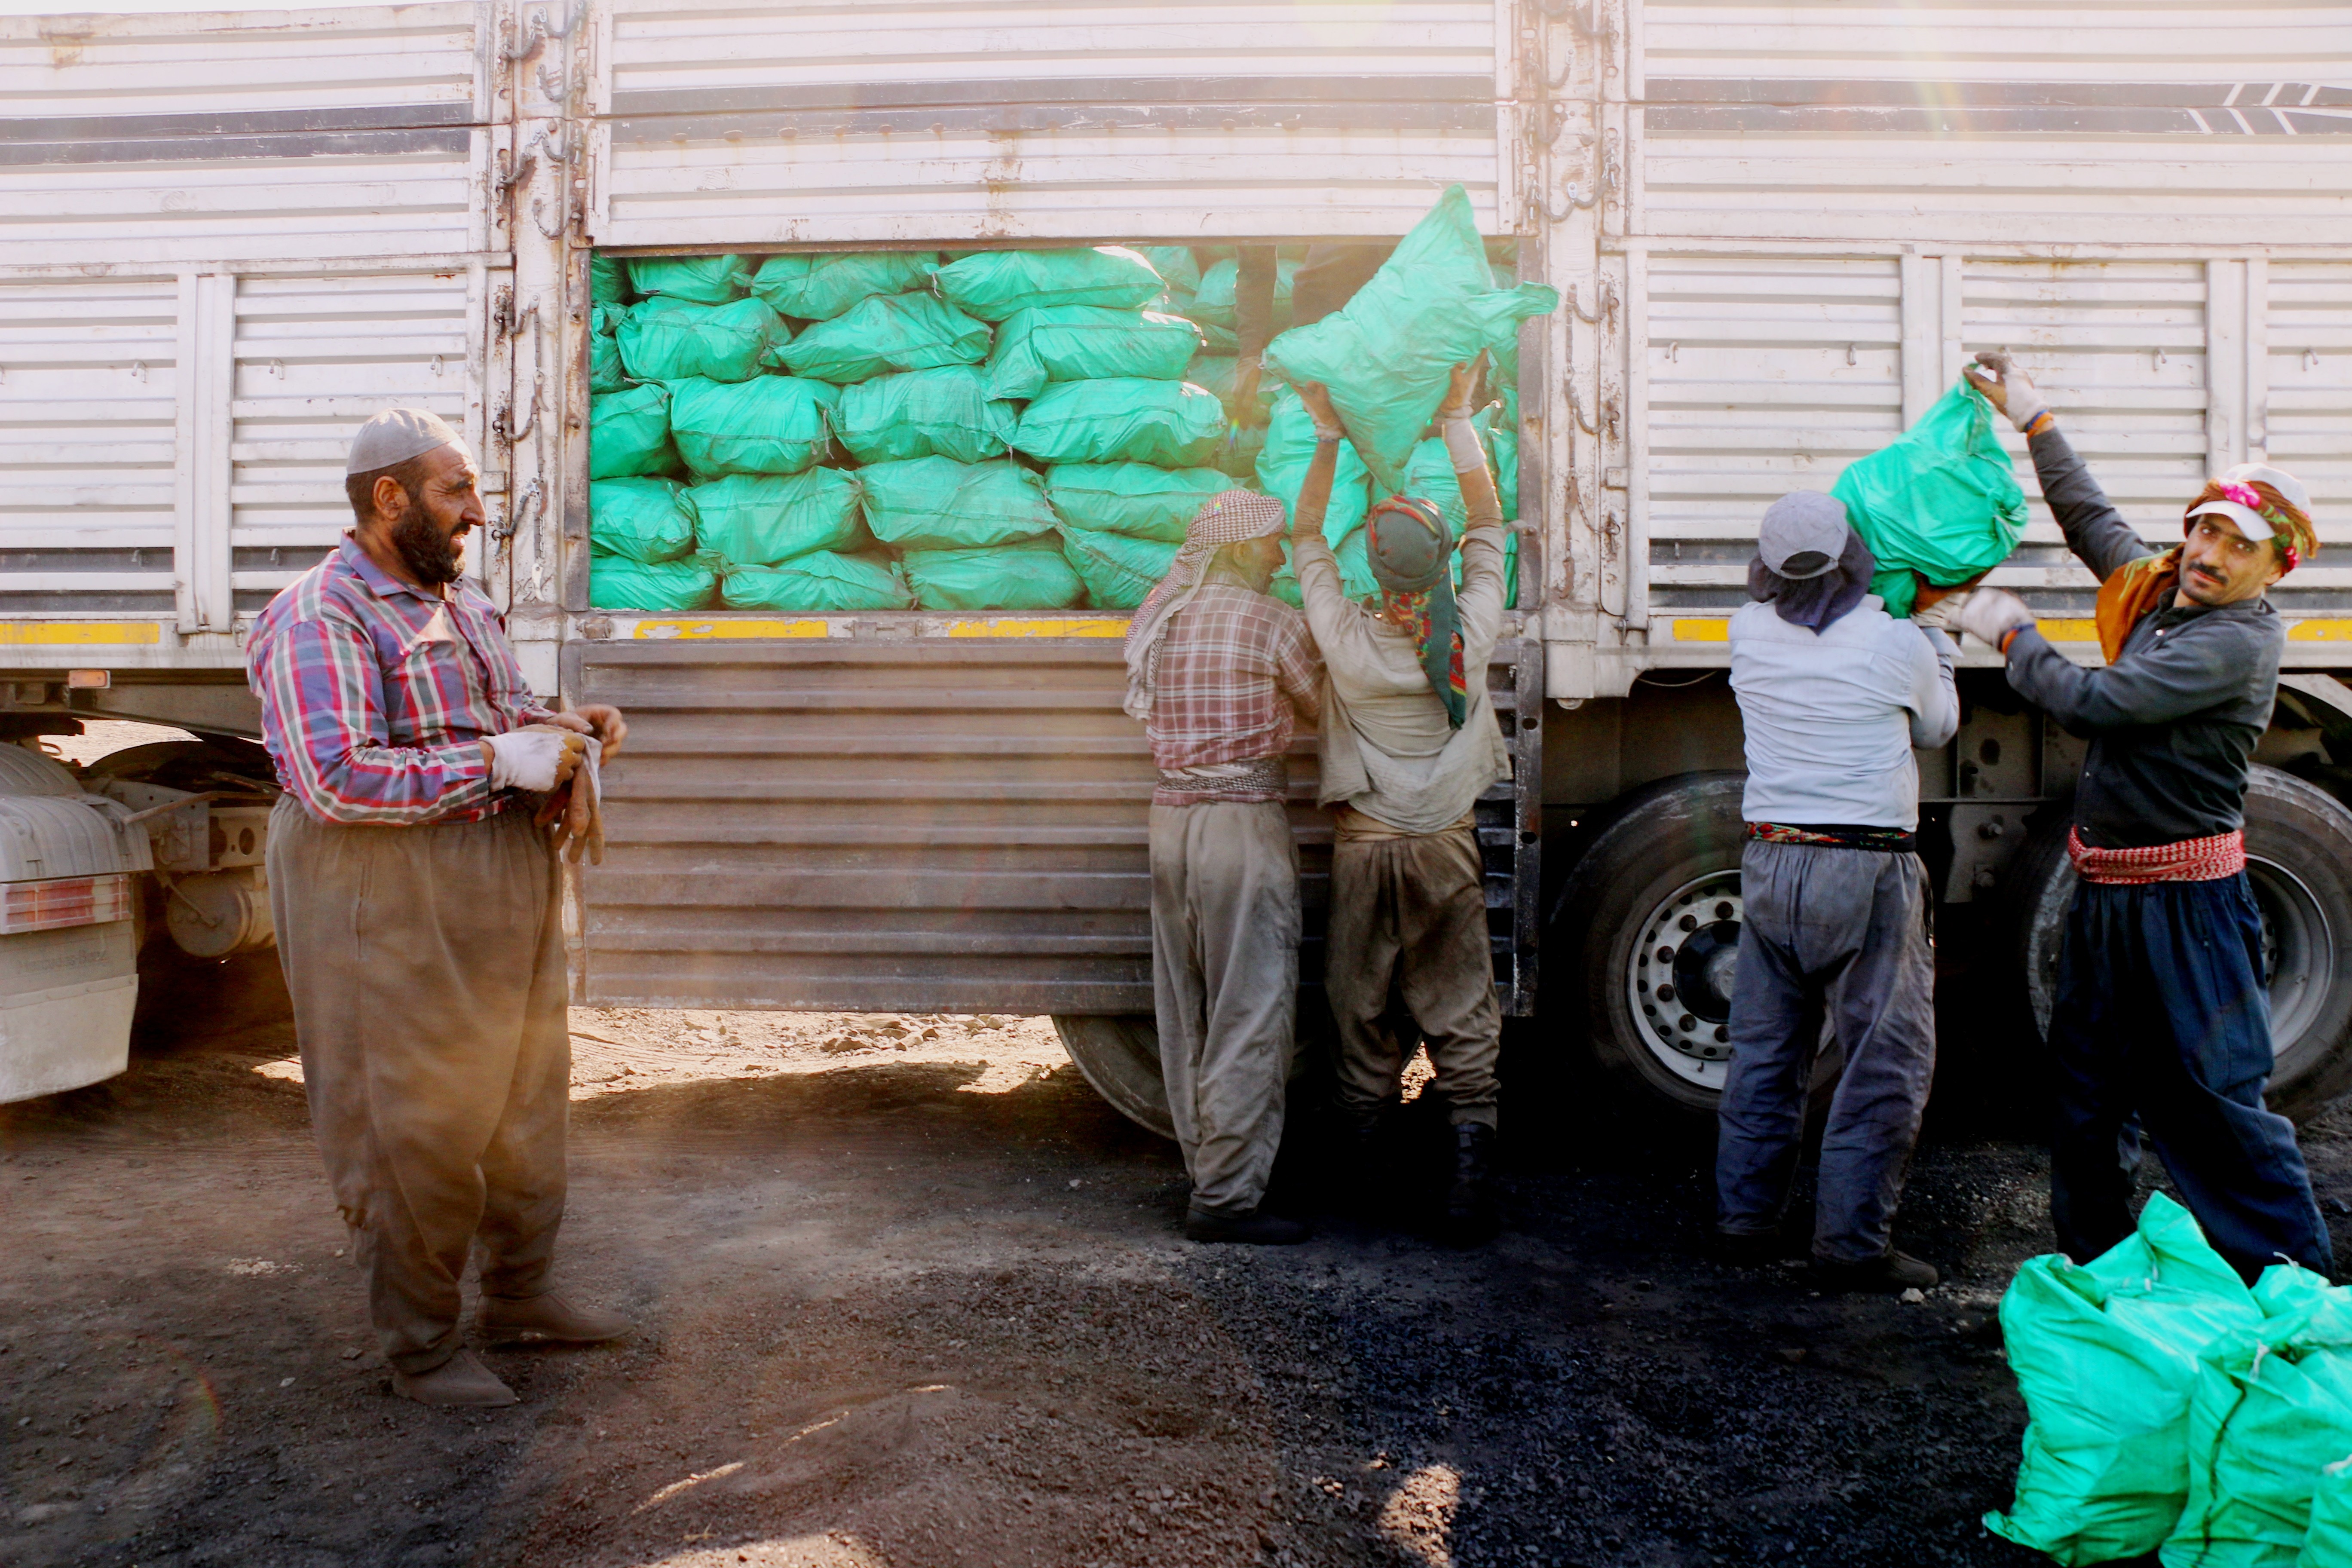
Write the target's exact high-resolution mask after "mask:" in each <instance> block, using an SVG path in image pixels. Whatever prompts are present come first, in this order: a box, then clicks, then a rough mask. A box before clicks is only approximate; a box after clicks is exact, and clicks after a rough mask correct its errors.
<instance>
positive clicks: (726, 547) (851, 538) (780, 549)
mask: <svg viewBox="0 0 2352 1568" xmlns="http://www.w3.org/2000/svg"><path fill="white" fill-rule="evenodd" d="M692 500H693V504H694V519H695V521H694V540H695V543H696V544H697V545H698V546H699V547H700V548H702V549H704V550H707V551H709V552H711V553H712V554H714V555H717V556H719V557H720V558H721V559H723V560H725V561H726V562H727V563H729V564H730V565H736V566H772V565H774V564H775V563H777V562H779V561H789V560H791V559H792V558H793V556H795V555H806V554H808V553H809V552H811V551H814V550H856V549H857V548H859V547H860V546H862V545H870V544H871V543H872V542H873V541H872V540H871V539H870V538H869V537H868V536H867V534H866V517H865V500H866V487H865V486H864V485H862V484H860V483H859V482H858V479H857V476H856V475H855V474H853V473H850V472H849V471H847V470H846V469H844V468H806V469H803V470H802V471H801V472H800V473H797V474H729V475H727V476H725V477H724V478H721V479H712V480H710V481H709V482H708V483H705V484H699V485H697V486H695V487H694V490H693V494H692Z"/></svg>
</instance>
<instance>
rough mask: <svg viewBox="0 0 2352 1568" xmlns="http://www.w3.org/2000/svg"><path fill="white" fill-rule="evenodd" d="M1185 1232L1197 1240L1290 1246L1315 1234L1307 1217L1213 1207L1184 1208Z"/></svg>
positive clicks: (1262, 1245)
mask: <svg viewBox="0 0 2352 1568" xmlns="http://www.w3.org/2000/svg"><path fill="white" fill-rule="evenodd" d="M1184 1234H1185V1235H1186V1236H1189V1237H1192V1239H1193V1240H1194V1241H1238V1242H1243V1243H1244V1244H1247V1245H1249V1246H1253V1247H1288V1246H1290V1245H1292V1244H1293V1243H1295V1242H1301V1241H1305V1240H1306V1239H1307V1237H1310V1236H1312V1235H1314V1234H1315V1233H1314V1231H1313V1230H1312V1229H1311V1228H1309V1226H1307V1222H1306V1221H1304V1220H1297V1219H1286V1218H1285V1217H1283V1216H1282V1215H1278V1214H1268V1213H1267V1212H1266V1211H1265V1209H1264V1208H1263V1207H1259V1208H1254V1209H1251V1210H1249V1211H1248V1212H1247V1213H1244V1214H1221V1213H1219V1212H1217V1211H1216V1210H1214V1209H1187V1210H1185V1211H1184Z"/></svg>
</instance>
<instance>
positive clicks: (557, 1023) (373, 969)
mask: <svg viewBox="0 0 2352 1568" xmlns="http://www.w3.org/2000/svg"><path fill="white" fill-rule="evenodd" d="M478 478H479V476H478V472H477V470H476V468H475V467H474V459H473V456H472V454H470V453H469V452H467V449H466V444H465V442H464V440H463V439H461V438H460V437H458V435H457V432H456V431H455V430H452V429H451V428H450V427H449V426H447V425H446V424H445V423H444V422H443V421H442V420H441V419H440V418H439V417H438V416H435V415H433V414H429V413H426V412H425V411H424V410H421V409H415V408H388V409H386V410H384V411H383V413H381V414H378V415H377V416H375V417H373V418H372V419H370V420H369V421H368V422H367V423H366V424H364V425H362V426H361V427H360V432H359V436H358V437H357V438H356V439H355V440H354V441H353V442H352V450H351V457H350V459H349V461H348V462H347V463H346V464H345V476H344V480H343V489H344V492H345V494H346V495H347V496H348V497H349V499H350V500H351V505H352V516H353V519H354V523H353V526H352V529H351V530H350V531H348V532H347V533H345V534H344V536H343V541H342V542H341V545H339V546H338V547H337V548H336V549H335V550H333V551H332V552H330V553H329V554H328V556H327V558H326V559H325V560H324V561H322V562H320V563H319V564H318V565H316V566H314V567H312V568H311V569H310V571H308V572H306V573H304V574H302V575H301V576H300V577H299V578H297V579H296V580H295V581H294V582H293V583H291V584H288V585H287V586H286V587H285V588H284V589H283V590H282V591H280V592H279V594H278V596H277V597H276V598H275V599H273V600H271V601H270V603H269V606H268V608H267V609H266V610H264V611H263V612H262V614H261V616H260V618H259V619H258V620H257V621H256V622H255V624H254V628H253V635H252V637H251V639H250V642H249V645H248V647H249V660H250V677H251V680H252V684H253V689H254V692H255V694H256V695H257V697H258V698H259V699H260V700H261V715H262V737H263V739H264V741H265V742H267V743H268V747H269V753H270V757H271V759H272V760H273V761H274V762H275V763H276V764H277V771H278V782H279V783H280V784H283V785H284V787H285V793H284V794H283V795H280V796H279V798H278V804H277V805H276V807H275V808H274V809H273V810H272V811H271V813H270V818H269V844H268V876H269V896H270V910H271V913H272V914H273V916H274V917H275V919H276V921H277V928H278V953H279V957H280V959H281V960H282V962H283V963H284V965H285V969H286V981H287V988H288V990H289V992H290V993H291V994H292V996H293V1002H294V1026H295V1032H296V1035H297V1037H298V1040H299V1045H300V1047H301V1052H302V1077H303V1084H304V1088H305V1089H306V1092H307V1093H308V1095H309V1097H310V1120H311V1126H312V1131H313V1132H314V1133H315V1135H316V1136H317V1139H318V1142H319V1149H320V1153H321V1154H322V1155H323V1156H324V1157H325V1162H326V1166H327V1174H328V1178H329V1180H330V1182H331V1184H332V1185H333V1188H334V1194H335V1203H336V1206H337V1207H338V1208H339V1209H340V1210H341V1214H342V1216H343V1220H344V1223H345V1224H346V1225H348V1226H350V1227H351V1231H352V1239H353V1242H354V1246H355V1253H356V1257H357V1259H358V1264H359V1268H360V1270H361V1272H362V1274H363V1275H364V1276H365V1277H366V1280H367V1289H368V1307H369V1311H370V1314H371V1316H372V1317H373V1321H374V1325H375V1331H376V1334H377V1338H378V1341H379V1342H380V1343H381V1345H382V1347H383V1353H384V1357H385V1359H386V1360H387V1361H388V1362H390V1363H391V1364H392V1368H393V1382H394V1386H395V1387H396V1388H397V1389H398V1390H399V1391H400V1392H401V1393H403V1394H406V1395H408V1396H409V1397H410V1398H412V1399H416V1400H419V1401H421V1402H423V1403H425V1404H427V1405H510V1404H513V1403H514V1400H515V1395H514V1394H513V1392H512V1391H511V1390H510V1389H509V1388H508V1387H507V1385H506V1384H505V1383H503V1382H502V1381H501V1380H500V1379H499V1377H498V1376H497V1375H496V1374H495V1373H492V1372H491V1371H490V1370H489V1369H488V1367H487V1366H485V1365H484V1364H483V1363H481V1362H480V1361H479V1360H478V1359H477V1358H476V1357H475V1355H474V1354H473V1353H472V1352H470V1351H468V1350H467V1348H466V1346H465V1343H464V1340H463V1335H462V1331H461V1325H460V1321H459V1319H460V1301H459V1296H458V1279H459V1277H460V1276H461V1275H462V1274H463V1273H464V1272H465V1268H466V1261H467V1252H468V1250H469V1249H470V1248H471V1247H473V1246H474V1245H475V1244H476V1243H477V1242H478V1243H479V1245H480V1247H481V1254H482V1264H481V1287H482V1294H483V1298H484V1300H483V1305H482V1312H481V1320H482V1328H483V1330H484V1331H485V1333H486V1335H487V1336H488V1337H489V1338H490V1339H492V1340H499V1339H513V1338H530V1337H538V1338H545V1339H550V1340H558V1341H572V1342H591V1341H599V1340H609V1339H614V1338H616V1337H618V1336H619V1335H621V1334H624V1333H626V1332H627V1331H629V1328H630V1325H629V1323H628V1321H626V1320H625V1319H623V1318H621V1317H619V1316H617V1315H615V1314H614V1313H611V1312H606V1311H600V1310H593V1309H591V1308H587V1307H584V1306H583V1305H580V1304H578V1303H576V1302H573V1301H572V1300H568V1299H566V1298H565V1297H563V1296H560V1295H558V1294H556V1293H555V1292H554V1289H553V1288H552V1281H551V1277H550V1266H551V1263H552V1261H553V1257H554V1250H555V1233H556V1227H557V1226H558V1224H559V1223H560V1222H561V1221H562V1217H563V1198H564V1119H565V1112H566V1108H567V1103H568V1099H569V1090H570V1079H571V1059H572V1058H571V1037H570V1036H569V1034H568V1033H567V1031H566V1026H565V1015H564V1008H565V1005H566V1001H567V997H566V979H565V973H564V963H563V936H562V918H561V908H560V904H559V900H558V898H557V890H556V889H557V882H556V858H555V848H556V845H557V843H558V841H559V840H560V838H561V837H562V836H563V835H564V834H566V833H567V832H570V831H573V830H576V829H581V828H584V826H586V824H585V815H584V814H585V811H586V810H587V809H588V808H589V806H590V805H592V802H591V799H590V793H589V791H588V790H586V789H573V790H572V792H571V793H572V795H573V796H574V797H575V799H574V800H573V802H572V807H571V808H568V809H566V810H565V811H563V812H562V814H560V815H559V816H558V818H557V820H556V822H555V824H554V826H553V827H552V828H550V827H549V826H541V807H542V806H543V805H549V804H551V800H552V797H553V796H554V795H555V793H556V792H557V791H559V790H560V789H564V788H566V787H568V786H570V785H571V784H572V780H573V777H574V774H575V773H579V772H580V771H581V770H582V766H583V760H584V759H585V757H586V752H587V749H588V748H589V747H590V746H592V745H594V746H599V747H601V749H602V755H604V756H609V755H610V754H611V753H612V752H614V751H616V750H617V749H618V748H619V746H620V744H621V741H622V739H623V737H624V736H625V733H626V726H625V724H624V723H623V722H622V719H621V715H620V713H619V711H618V710H614V709H612V708H605V707H583V708H581V709H579V710H575V711H572V712H568V713H566V712H558V711H555V710H551V708H549V707H548V706H546V705H545V704H543V703H541V701H540V700H539V699H538V698H536V697H534V696H533V695H532V694H531V692H530V688H529V686H528V685H527V684H526V683H525V681H524V679H523V675H522V670H521V667H520V665H519V664H518V663H517V662H516V659H515V654H514V649H513V648H512V647H510V646H509V643H508V641H507V637H506V630H505V626H504V623H503V621H502V619H501V618H500V616H499V612H498V610H497V609H496V607H495V606H493V605H491V603H490V601H489V600H488V598H487V597H486V596H484V595H483V594H482V593H481V592H480V591H479V590H478V589H477V588H475V587H474V586H473V585H472V584H469V583H467V582H466V581H465V579H464V576H463V567H464V559H465V542H466V535H467V532H469V531H471V530H473V529H475V528H478V527H479V526H481V524H482V522H483V521H484V519H483V513H482V502H481V498H480V496H479V494H478V490H477V481H478ZM591 776H593V775H589V774H583V777H591Z"/></svg>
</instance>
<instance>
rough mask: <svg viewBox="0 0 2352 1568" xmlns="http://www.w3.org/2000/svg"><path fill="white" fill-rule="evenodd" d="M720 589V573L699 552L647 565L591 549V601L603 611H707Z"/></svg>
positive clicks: (589, 561)
mask: <svg viewBox="0 0 2352 1568" xmlns="http://www.w3.org/2000/svg"><path fill="white" fill-rule="evenodd" d="M718 591H719V573H718V572H717V570H716V569H715V568H713V567H712V565H711V564H710V563H709V562H708V561H706V560H705V559H703V558H702V557H701V556H699V555H689V556H688V557H687V558H686V559H684V560H683V561H662V562H656V563H652V564H647V563H645V562H643V561H632V560H630V559H629V558H628V557H627V556H625V555H614V554H609V553H607V552H604V551H602V550H594V549H592V550H590V551H589V552H588V603H589V604H590V605H593V606H594V607H595V608H597V609H600V610H650V611H655V612H661V611H667V610H705V609H709V607H710V599H711V595H713V594H715V593H717V592H718Z"/></svg>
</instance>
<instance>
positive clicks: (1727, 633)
mask: <svg viewBox="0 0 2352 1568" xmlns="http://www.w3.org/2000/svg"><path fill="white" fill-rule="evenodd" d="M1730 640H1731V623H1730V622H1729V621H1727V620H1721V619H1718V618H1717V617H1715V616H1708V617H1707V618H1706V620H1703V621H1676V622H1675V641H1676V642H1729V641H1730Z"/></svg>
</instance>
